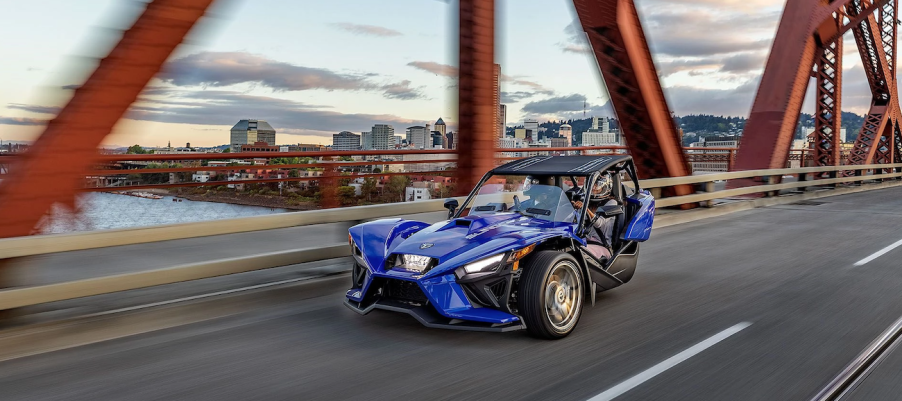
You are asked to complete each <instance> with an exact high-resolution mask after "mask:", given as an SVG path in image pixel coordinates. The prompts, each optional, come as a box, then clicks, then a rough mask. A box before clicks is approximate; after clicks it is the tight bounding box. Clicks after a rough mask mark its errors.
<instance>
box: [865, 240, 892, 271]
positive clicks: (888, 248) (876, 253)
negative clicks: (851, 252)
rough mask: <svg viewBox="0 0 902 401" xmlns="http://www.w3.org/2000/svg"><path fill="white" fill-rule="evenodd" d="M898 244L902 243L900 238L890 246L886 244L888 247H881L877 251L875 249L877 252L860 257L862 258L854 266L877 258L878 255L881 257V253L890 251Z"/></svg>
mask: <svg viewBox="0 0 902 401" xmlns="http://www.w3.org/2000/svg"><path fill="white" fill-rule="evenodd" d="M900 245H902V239H900V240H898V241H896V242H894V243H893V244H892V245H890V246H888V247H886V248H883V249H881V250H879V251H877V252H874V254H872V255H871V256H868V257H866V258H864V259H862V260H859V261H857V262H855V265H854V266H856V267H857V266H862V265H865V264H867V263H868V262H870V261H872V260H874V259H877V258H879V257H881V256H883V255H885V254H886V253H887V252H889V251H892V250H893V249H896V248H898V247H899V246H900Z"/></svg>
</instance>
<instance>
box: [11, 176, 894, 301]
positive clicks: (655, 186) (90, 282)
mask: <svg viewBox="0 0 902 401" xmlns="http://www.w3.org/2000/svg"><path fill="white" fill-rule="evenodd" d="M844 170H852V171H855V172H856V173H857V174H858V175H855V176H851V177H842V176H841V174H838V172H839V171H844ZM868 172H872V173H873V174H870V175H868ZM825 174H826V175H829V176H830V178H825V179H818V180H811V178H814V177H815V176H820V175H825ZM787 176H794V177H797V178H798V181H796V182H785V183H779V180H780V179H781V178H783V177H787ZM899 178H902V164H881V165H869V166H858V167H850V166H839V167H810V168H797V169H773V170H752V171H737V172H730V173H720V174H709V175H702V176H691V177H678V178H664V179H656V180H644V181H640V183H639V184H640V185H641V186H642V187H643V188H648V189H651V190H653V191H655V192H659V193H660V192H661V190H662V189H664V188H667V187H671V186H675V185H695V186H699V187H703V188H704V189H707V190H708V191H707V192H700V193H696V194H691V195H684V196H676V197H664V198H660V199H658V200H657V205H658V206H659V207H667V206H676V205H681V204H685V203H702V204H704V205H706V206H712V204H711V203H712V202H711V201H713V200H715V199H722V198H725V197H731V196H740V195H749V194H764V195H766V196H773V195H776V194H777V192H778V191H780V190H786V189H800V190H802V191H804V190H806V189H808V188H811V187H824V186H826V187H827V188H836V189H835V190H834V191H819V192H818V193H817V194H818V196H829V195H831V194H836V193H840V192H842V191H845V192H855V191H863V190H869V189H876V188H882V187H886V186H897V185H902V181H899V180H898V179H899ZM729 179H750V180H757V181H760V182H761V185H755V186H749V187H743V188H736V189H727V190H721V191H714V190H713V185H714V183H715V182H716V181H721V180H729ZM865 181H877V182H881V183H882V185H876V186H873V187H871V186H863V185H862V183H863V182H865ZM884 181H892V182H884ZM841 184H852V186H850V187H848V188H844V189H843V188H839V187H838V185H841ZM792 199H794V198H793V197H789V198H788V200H792ZM442 203H443V201H442V200H431V201H420V202H405V203H399V204H388V205H373V206H361V207H349V208H342V209H331V210H317V211H309V212H294V213H283V214H278V215H267V216H258V217H247V218H241V219H229V220H218V221H210V222H201V223H187V224H176V225H169V226H158V227H146V228H134V229H119V230H105V231H96V232H87V233H74V234H51V235H38V236H31V237H20V238H8V239H0V259H7V258H15V257H25V256H34V255H42V254H48V253H56V252H65V251H75V250H83V249H94V248H104V247H112V246H121V245H131V244H143V243H151V242H159V241H168V240H177V239H183V238H195V237H203V236H211V235H223V234H233V233H240V232H248V231H259V230H270V229H277V228H285V227H296V226H306V225H311V224H324V223H340V222H356V221H360V220H365V219H374V218H381V217H389V216H397V215H403V214H414V213H425V212H438V211H442V210H443V209H442ZM715 209H716V208H715ZM682 213H683V212H674V213H670V214H668V215H666V216H663V217H668V216H674V215H676V216H679V215H680V214H682ZM687 213H694V212H687ZM348 255H349V250H348V247H347V245H345V244H336V245H333V246H327V247H321V248H317V249H300V250H290V251H282V252H274V253H267V254H260V255H252V256H245V257H240V258H230V259H221V260H214V261H208V262H202V263H193V264H188V265H181V266H175V267H169V268H165V269H157V270H151V271H143V272H137V273H128V274H121V275H115V276H108V277H100V278H92V279H85V280H78V281H73V282H68V283H59V284H51V285H42V286H35V287H26V288H13V289H8V290H3V291H0V310H3V309H10V308H17V307H21V306H27V305H34V304H39V303H46V302H53V301H61V300H66V299H73V298H80V297H86V296H92V295H100V294H107V293H112V292H118V291H126V290H132V289H138V288H145V287H150V286H156V285H162V284H171V283H177V282H183V281H189V280H197V279H203V278H210V277H216V276H222V275H226V274H234V273H240V272H247V271H252V270H260V269H266V268H272V267H279V266H285V265H290V264H297V263H304V262H310V261H316V260H325V259H332V258H339V257H344V256H348Z"/></svg>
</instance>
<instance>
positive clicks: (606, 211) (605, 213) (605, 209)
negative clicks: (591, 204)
mask: <svg viewBox="0 0 902 401" xmlns="http://www.w3.org/2000/svg"><path fill="white" fill-rule="evenodd" d="M595 214H597V215H599V216H601V217H604V218H610V217H614V216H617V215H620V214H623V206H620V205H610V206H601V207H599V208H598V210H596V211H595Z"/></svg>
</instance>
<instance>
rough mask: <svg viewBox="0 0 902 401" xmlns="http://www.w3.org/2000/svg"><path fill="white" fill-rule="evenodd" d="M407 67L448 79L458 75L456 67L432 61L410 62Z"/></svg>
mask: <svg viewBox="0 0 902 401" xmlns="http://www.w3.org/2000/svg"><path fill="white" fill-rule="evenodd" d="M407 65H409V66H411V67H413V68H416V69H419V70H423V71H426V72H431V73H433V74H435V75H441V76H443V77H448V78H457V76H458V75H459V73H460V71H459V70H458V69H457V67H454V66H450V65H447V64H439V63H436V62H433V61H411V62H409V63H407Z"/></svg>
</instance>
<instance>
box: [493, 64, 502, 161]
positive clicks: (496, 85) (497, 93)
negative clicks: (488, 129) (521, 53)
mask: <svg viewBox="0 0 902 401" xmlns="http://www.w3.org/2000/svg"><path fill="white" fill-rule="evenodd" d="M492 75H493V76H492V110H494V113H495V116H494V118H492V127H493V128H492V129H494V130H495V138H497V139H496V140H495V146H498V145H499V144H500V141H499V140H500V139H501V138H503V137H504V131H501V134H498V132H497V131H498V127H499V126H500V125H501V65H500V64H495V69H494V74H492Z"/></svg>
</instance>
